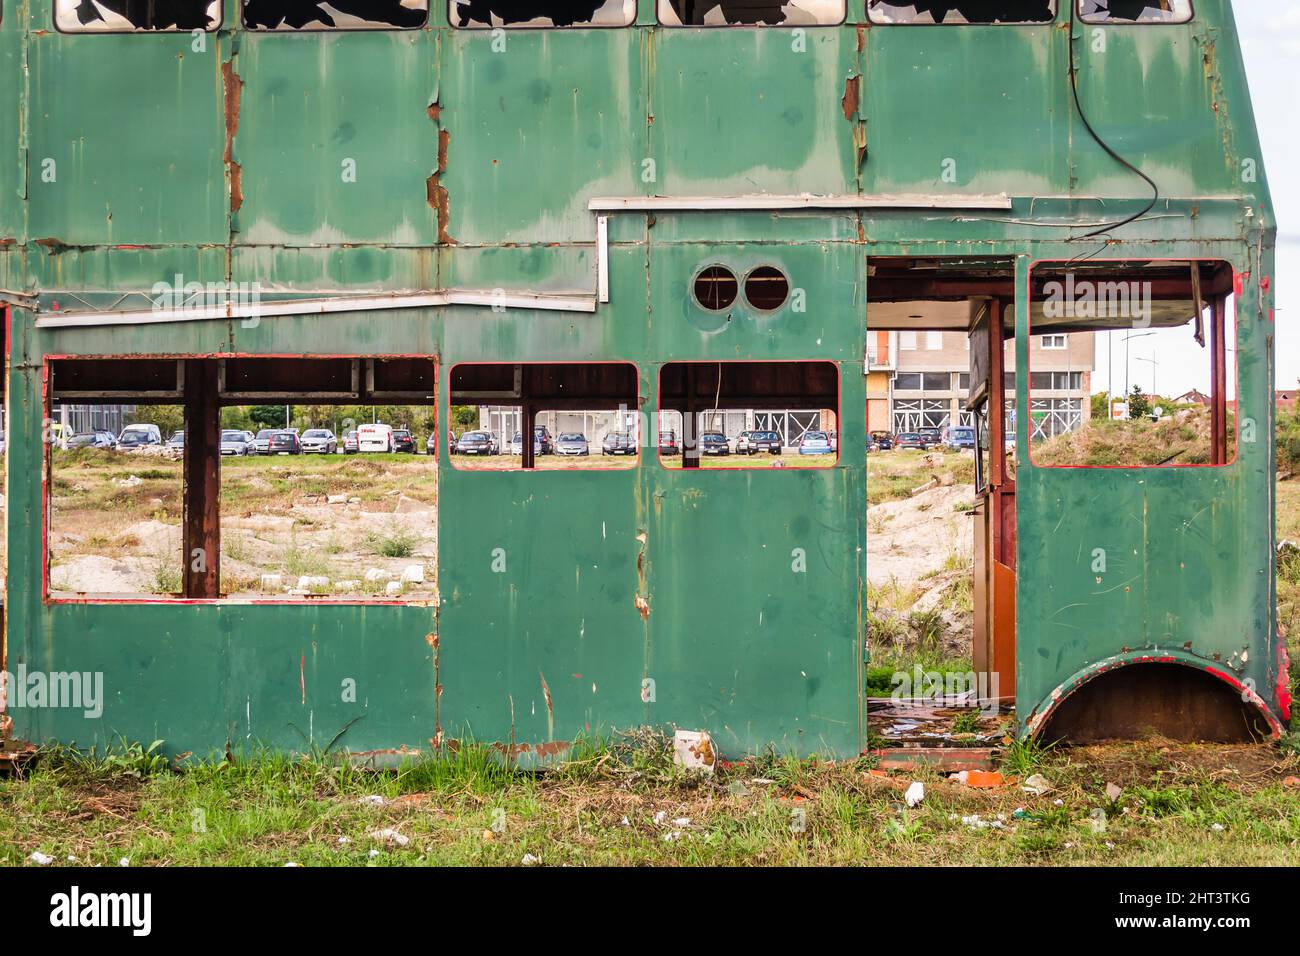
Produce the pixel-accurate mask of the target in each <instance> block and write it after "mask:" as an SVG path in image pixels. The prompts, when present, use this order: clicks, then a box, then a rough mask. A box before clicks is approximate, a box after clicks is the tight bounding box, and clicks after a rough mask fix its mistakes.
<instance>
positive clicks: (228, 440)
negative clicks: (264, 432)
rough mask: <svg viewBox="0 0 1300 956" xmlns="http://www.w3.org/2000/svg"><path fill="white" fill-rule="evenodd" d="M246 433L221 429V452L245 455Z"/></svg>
mask: <svg viewBox="0 0 1300 956" xmlns="http://www.w3.org/2000/svg"><path fill="white" fill-rule="evenodd" d="M248 447H249V445H248V434H247V433H246V432H236V431H223V432H222V433H221V454H223V455H247V454H248Z"/></svg>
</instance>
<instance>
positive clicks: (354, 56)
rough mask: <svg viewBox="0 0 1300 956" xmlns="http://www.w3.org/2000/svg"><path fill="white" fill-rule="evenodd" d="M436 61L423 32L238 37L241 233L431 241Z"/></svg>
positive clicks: (269, 237)
mask: <svg viewBox="0 0 1300 956" xmlns="http://www.w3.org/2000/svg"><path fill="white" fill-rule="evenodd" d="M435 57H436V44H435V40H434V35H433V34H432V33H431V32H429V31H427V30H399V31H392V32H387V31H362V32H356V33H339V34H332V33H299V34H277V33H246V34H243V35H242V36H241V37H240V44H239V53H238V56H237V57H236V58H235V64H236V69H237V71H238V73H239V77H240V80H241V81H242V82H243V93H241V96H240V111H239V128H238V132H237V133H236V135H235V138H234V149H233V157H234V160H235V161H236V162H237V163H239V164H240V179H241V182H242V184H243V205H242V206H241V207H240V209H239V212H238V215H237V224H238V227H239V233H240V235H239V238H240V240H241V241H242V242H246V243H252V244H257V245H267V244H270V245H321V244H328V245H340V244H342V243H345V242H347V243H361V242H369V243H384V244H395V245H411V246H414V245H420V246H429V245H432V244H433V243H434V242H435V241H436V239H437V229H438V223H437V215H436V213H435V212H434V209H433V207H432V206H431V205H430V203H429V202H428V201H427V199H426V201H423V202H421V201H419V199H420V197H422V196H425V195H426V193H427V187H426V182H427V180H428V178H429V176H431V175H432V174H433V172H434V170H435V169H436V168H437V165H438V127H437V124H436V122H435V120H434V119H433V118H432V117H431V116H430V115H429V107H430V105H431V104H433V103H435V102H437V99H438V91H437V75H438V74H437V69H436V66H435ZM343 77H347V80H346V82H343V81H342V78H343Z"/></svg>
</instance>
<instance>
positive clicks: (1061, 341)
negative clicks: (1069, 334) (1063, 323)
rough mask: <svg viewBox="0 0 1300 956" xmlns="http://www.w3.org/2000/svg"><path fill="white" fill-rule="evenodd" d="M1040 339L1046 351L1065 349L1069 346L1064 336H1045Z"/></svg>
mask: <svg viewBox="0 0 1300 956" xmlns="http://www.w3.org/2000/svg"><path fill="white" fill-rule="evenodd" d="M1040 338H1041V339H1042V346H1043V348H1045V349H1063V348H1065V347H1066V346H1067V345H1068V344H1069V343H1068V341H1067V339H1066V337H1065V336H1064V335H1043V336H1040Z"/></svg>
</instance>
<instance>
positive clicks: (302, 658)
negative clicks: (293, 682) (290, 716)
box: [298, 654, 307, 704]
mask: <svg viewBox="0 0 1300 956" xmlns="http://www.w3.org/2000/svg"><path fill="white" fill-rule="evenodd" d="M298 687H299V689H300V690H301V691H302V702H303V703H304V704H306V703H307V655H306V654H299V655H298Z"/></svg>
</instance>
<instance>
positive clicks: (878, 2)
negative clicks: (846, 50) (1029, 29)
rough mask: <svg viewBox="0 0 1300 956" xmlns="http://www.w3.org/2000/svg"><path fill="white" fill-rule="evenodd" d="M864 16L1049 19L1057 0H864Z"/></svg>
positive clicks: (881, 19) (930, 20)
mask: <svg viewBox="0 0 1300 956" xmlns="http://www.w3.org/2000/svg"><path fill="white" fill-rule="evenodd" d="M867 17H868V19H870V20H871V22H872V23H881V24H896V23H907V24H954V23H1051V22H1052V21H1053V20H1055V19H1056V0H913V2H911V3H899V2H895V0H867Z"/></svg>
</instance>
